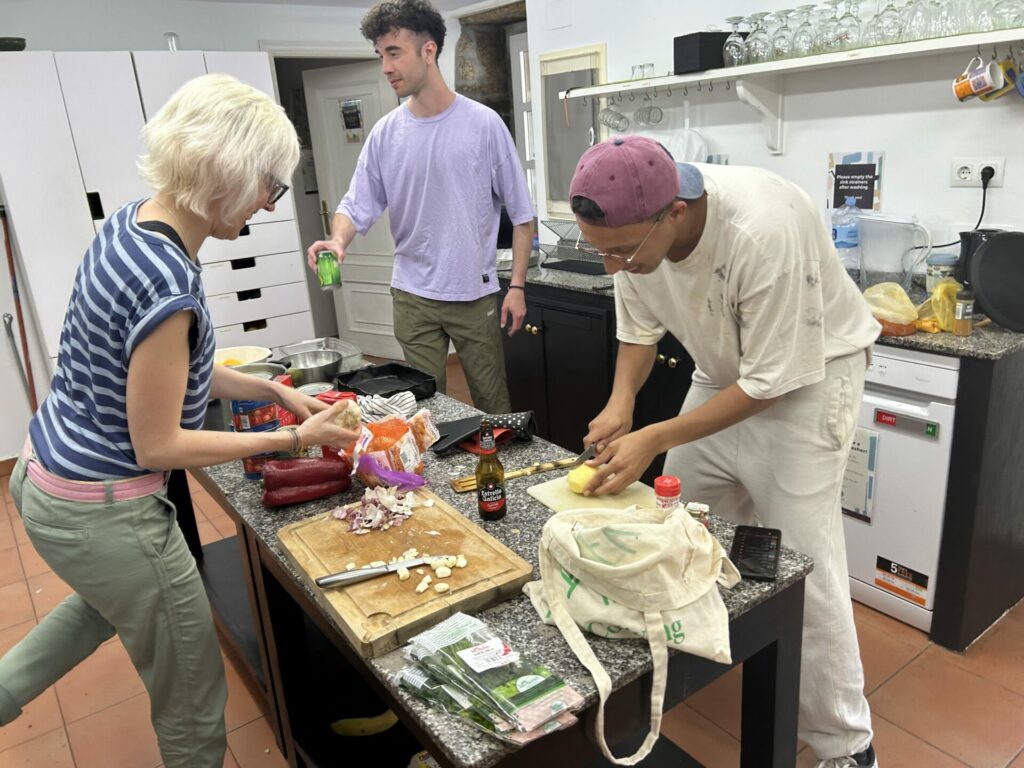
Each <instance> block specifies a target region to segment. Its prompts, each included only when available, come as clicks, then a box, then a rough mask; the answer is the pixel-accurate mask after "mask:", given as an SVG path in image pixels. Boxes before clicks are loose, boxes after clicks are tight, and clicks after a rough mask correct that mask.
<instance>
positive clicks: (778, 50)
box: [772, 10, 793, 59]
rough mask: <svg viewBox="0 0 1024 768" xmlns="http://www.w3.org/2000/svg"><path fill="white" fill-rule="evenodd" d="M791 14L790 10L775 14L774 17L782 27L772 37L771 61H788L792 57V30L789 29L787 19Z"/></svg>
mask: <svg viewBox="0 0 1024 768" xmlns="http://www.w3.org/2000/svg"><path fill="white" fill-rule="evenodd" d="M792 14H793V11H791V10H784V11H776V12H775V17H776V18H777V19H779V20H780V21H781V22H782V26H780V27H779V28H778V29H776V30H775V34H774V35H772V58H773V59H788V58H789V57H790V56H792V55H793V30H792V29H790V27H789V18H790V16H792Z"/></svg>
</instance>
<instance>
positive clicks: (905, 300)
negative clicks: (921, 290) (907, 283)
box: [864, 283, 917, 325]
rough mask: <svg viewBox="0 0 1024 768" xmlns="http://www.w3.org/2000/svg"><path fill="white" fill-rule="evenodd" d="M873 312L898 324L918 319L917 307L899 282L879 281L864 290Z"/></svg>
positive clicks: (880, 318)
mask: <svg viewBox="0 0 1024 768" xmlns="http://www.w3.org/2000/svg"><path fill="white" fill-rule="evenodd" d="M864 298H865V299H867V302H868V306H869V307H871V314H872V315H874V316H875V317H876V318H878V319H879V320H887V321H888V322H890V323H895V324H896V325H910V324H911V323H913V322H914V321H915V320H917V309H916V308H915V307H914V304H913V302H912V301H911V300H910V297H909V296H907V292H906V291H904V290H903V288H902V287H901V286H900V284H899V283H878V284H877V285H872V286H871V287H870V288H868V289H867V290H866V291H864Z"/></svg>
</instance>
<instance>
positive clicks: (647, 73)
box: [644, 61, 654, 78]
mask: <svg viewBox="0 0 1024 768" xmlns="http://www.w3.org/2000/svg"><path fill="white" fill-rule="evenodd" d="M644 77H645V78H651V77H654V62H652V61H649V62H647V63H646V64H644Z"/></svg>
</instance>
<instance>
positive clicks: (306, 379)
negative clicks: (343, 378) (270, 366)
mask: <svg viewBox="0 0 1024 768" xmlns="http://www.w3.org/2000/svg"><path fill="white" fill-rule="evenodd" d="M280 361H281V363H283V364H284V365H286V366H288V373H290V374H291V375H292V383H294V384H295V386H296V387H301V386H302V385H303V384H309V383H310V382H314V381H334V377H335V376H337V375H338V368H339V367H340V366H341V353H340V352H334V351H332V350H329V349H317V350H310V351H308V352H297V353H295V354H294V355H285V356H284V357H282V358H281V359H280Z"/></svg>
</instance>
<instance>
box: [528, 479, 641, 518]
mask: <svg viewBox="0 0 1024 768" xmlns="http://www.w3.org/2000/svg"><path fill="white" fill-rule="evenodd" d="M526 492H527V493H528V494H530V495H531V496H533V498H535V499H536V500H537V501H539V502H540V503H541V504H543V505H544V506H545V507H547V508H548V509H550V510H551V511H552V512H564V511H565V510H567V509H600V508H604V509H625V508H626V507H632V506H633V505H634V504H636V505H638V506H641V507H653V506H655V504H654V489H653V488H651V486H649V485H644V484H643V483H641V482H635V483H633V484H632V485H630V486H627V487H626V489H625V490H624V491H622V492H621V493H618V494H615V495H614V496H611V495H607V496H580V495H579V494H578V493H573V492H572V490H571V489H570V488H569V481H568V480H566V477H565V475H563V476H562V477H556V478H555V479H554V480H548V481H547V482H546V483H538V484H537V485H534V486H531V487H529V488H527V489H526Z"/></svg>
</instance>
